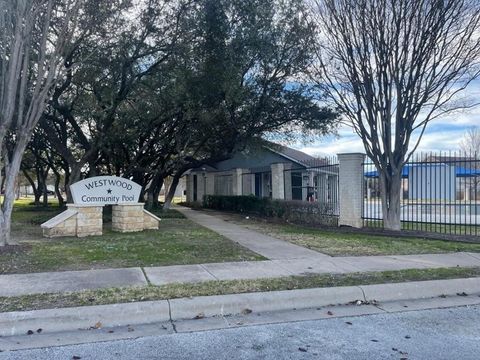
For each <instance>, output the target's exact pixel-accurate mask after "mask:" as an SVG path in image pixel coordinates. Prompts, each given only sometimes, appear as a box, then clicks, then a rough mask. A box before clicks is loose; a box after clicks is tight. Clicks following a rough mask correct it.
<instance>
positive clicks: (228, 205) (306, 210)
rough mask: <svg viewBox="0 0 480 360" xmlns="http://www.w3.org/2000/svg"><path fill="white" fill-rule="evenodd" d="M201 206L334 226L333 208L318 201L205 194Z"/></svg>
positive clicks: (335, 221) (302, 222) (295, 221)
mask: <svg viewBox="0 0 480 360" xmlns="http://www.w3.org/2000/svg"><path fill="white" fill-rule="evenodd" d="M203 207H204V208H207V209H214V210H221V211H234V212H238V213H242V214H255V215H259V216H263V217H271V218H279V219H282V220H285V221H288V222H292V223H301V224H311V225H329V226H335V225H336V223H337V217H336V216H335V214H334V209H332V208H329V207H328V205H326V204H322V203H319V202H305V201H296V200H272V199H269V198H258V197H255V196H253V195H249V196H223V195H206V196H204V198H203Z"/></svg>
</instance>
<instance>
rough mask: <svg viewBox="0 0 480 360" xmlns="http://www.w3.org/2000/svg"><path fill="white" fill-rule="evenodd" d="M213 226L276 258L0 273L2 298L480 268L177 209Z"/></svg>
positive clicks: (467, 260) (462, 259) (468, 256)
mask: <svg viewBox="0 0 480 360" xmlns="http://www.w3.org/2000/svg"><path fill="white" fill-rule="evenodd" d="M176 209H177V210H179V211H180V212H182V213H183V214H185V216H187V217H188V218H189V219H191V220H192V221H194V222H196V223H198V224H200V225H202V226H204V227H207V228H209V229H211V230H213V231H216V232H218V233H219V234H221V235H223V236H225V237H227V238H228V239H230V240H232V241H234V242H237V243H239V244H241V245H243V246H245V247H247V248H248V249H250V250H252V251H254V252H256V253H258V254H261V255H263V256H265V257H267V258H269V259H270V260H266V261H245V262H226V263H211V264H195V265H174V266H161V267H145V268H143V269H142V268H123V269H122V268H120V269H104V270H85V271H65V272H52V273H34V274H13V275H0V297H9V296H21V295H30V294H40V293H55V292H70V291H81V290H87V289H100V288H109V287H131V286H145V285H147V284H148V283H151V284H153V285H166V284H173V283H196V282H202V281H214V280H245V279H262V278H278V277H283V276H292V275H306V274H326V273H332V274H345V273H354V272H371V271H387V270H405V269H430V268H441V267H457V266H460V267H480V254H476V253H467V252H463V253H462V252H459V253H448V254H424V255H394V256H357V257H355V256H349V257H331V256H327V255H325V254H321V253H319V252H316V251H313V250H309V249H306V248H303V247H301V246H297V245H294V244H290V243H288V242H286V241H282V240H279V239H275V238H273V237H271V236H266V235H263V234H259V233H257V232H255V231H253V230H249V229H245V228H244V227H242V226H239V225H235V224H232V223H229V222H226V221H224V220H222V219H219V218H218V217H215V216H211V215H208V214H205V213H204V212H200V211H194V210H191V209H188V208H177V207H176Z"/></svg>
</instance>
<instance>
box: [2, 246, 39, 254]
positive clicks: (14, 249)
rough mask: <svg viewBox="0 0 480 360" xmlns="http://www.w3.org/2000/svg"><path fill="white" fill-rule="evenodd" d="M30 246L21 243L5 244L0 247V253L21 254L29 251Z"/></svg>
mask: <svg viewBox="0 0 480 360" xmlns="http://www.w3.org/2000/svg"><path fill="white" fill-rule="evenodd" d="M31 248H32V246H31V245H29V244H22V245H6V246H1V247H0V255H4V254H21V253H24V252H27V251H29V250H30V249H31Z"/></svg>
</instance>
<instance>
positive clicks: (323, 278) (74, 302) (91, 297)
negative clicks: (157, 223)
mask: <svg viewBox="0 0 480 360" xmlns="http://www.w3.org/2000/svg"><path fill="white" fill-rule="evenodd" d="M477 276H480V268H461V267H456V268H439V269H409V270H399V271H383V272H367V273H352V274H320V275H305V276H290V277H281V278H274V279H258V280H229V281H208V282H202V283H194V284H171V285H163V286H145V287H131V288H110V289H100V290H87V291H80V292H72V293H58V294H40V295H26V296H18V297H3V298H2V297H0V312H7V311H22V310H23V311H25V310H38V309H48V308H59V307H73V306H86V305H104V304H114V303H126V302H133V301H148V300H164V299H174V298H182V297H191V296H209V295H225V294H238V293H247V292H261V291H275V290H294V289H308V288H319V287H334V286H355V285H369V284H382V283H397V282H405V281H423V280H439V279H454V278H467V277H477Z"/></svg>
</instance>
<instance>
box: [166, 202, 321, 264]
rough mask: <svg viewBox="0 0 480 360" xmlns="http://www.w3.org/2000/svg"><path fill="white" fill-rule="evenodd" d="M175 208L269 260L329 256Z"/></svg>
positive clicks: (217, 219)
mask: <svg viewBox="0 0 480 360" xmlns="http://www.w3.org/2000/svg"><path fill="white" fill-rule="evenodd" d="M175 210H177V211H179V212H181V213H182V214H183V215H185V216H186V217H187V218H188V219H190V220H192V221H193V222H196V223H197V224H199V225H201V226H203V227H206V228H207V229H210V230H212V231H215V232H216V233H218V234H220V235H223V236H225V237H226V238H227V239H230V240H232V241H233V242H236V243H239V244H240V245H242V246H244V247H246V248H248V249H250V250H251V251H253V252H256V253H257V254H260V255H262V256H265V257H266V258H267V259H270V260H282V259H304V258H318V259H320V258H329V257H330V256H328V255H325V254H321V253H319V252H317V251H314V250H310V249H306V248H304V247H302V246H298V245H295V244H291V243H289V242H286V241H282V240H279V239H275V238H273V237H271V236H268V235H263V234H260V233H258V232H256V231H253V230H250V229H247V228H245V227H243V226H240V225H235V224H232V223H230V222H226V221H225V220H222V219H219V218H218V217H215V216H212V215H208V214H205V213H204V212H203V211H195V210H192V209H190V208H186V207H180V206H176V207H175Z"/></svg>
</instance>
